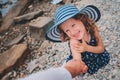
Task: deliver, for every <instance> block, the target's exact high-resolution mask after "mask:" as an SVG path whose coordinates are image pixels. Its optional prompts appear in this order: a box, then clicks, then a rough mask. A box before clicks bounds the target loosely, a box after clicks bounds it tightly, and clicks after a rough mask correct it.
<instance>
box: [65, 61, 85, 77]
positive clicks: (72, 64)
mask: <svg viewBox="0 0 120 80" xmlns="http://www.w3.org/2000/svg"><path fill="white" fill-rule="evenodd" d="M64 67H65V68H66V69H67V70H68V71H69V72H70V73H71V75H72V77H73V78H74V77H75V76H77V75H78V74H81V73H83V70H84V69H86V68H87V66H85V64H84V63H82V62H81V61H79V60H74V59H73V60H70V61H69V62H67V63H66V65H65V66H64ZM86 71H87V70H86Z"/></svg>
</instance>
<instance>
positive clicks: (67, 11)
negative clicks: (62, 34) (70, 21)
mask: <svg viewBox="0 0 120 80" xmlns="http://www.w3.org/2000/svg"><path fill="white" fill-rule="evenodd" d="M75 13H79V10H78V9H77V8H76V7H75V6H73V5H69V4H67V5H65V6H61V7H59V8H58V9H57V10H56V12H55V16H54V18H55V23H57V22H59V21H61V20H62V19H65V18H67V17H69V16H73V15H74V14H75Z"/></svg>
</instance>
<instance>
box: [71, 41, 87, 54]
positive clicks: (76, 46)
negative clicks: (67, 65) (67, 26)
mask: <svg viewBox="0 0 120 80" xmlns="http://www.w3.org/2000/svg"><path fill="white" fill-rule="evenodd" d="M87 46H88V44H87V43H86V42H85V40H84V39H82V43H80V41H78V40H75V39H70V48H71V51H72V53H82V52H85V51H87Z"/></svg>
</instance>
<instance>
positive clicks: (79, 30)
mask: <svg viewBox="0 0 120 80" xmlns="http://www.w3.org/2000/svg"><path fill="white" fill-rule="evenodd" d="M60 28H61V29H62V30H63V31H64V32H65V33H66V34H67V35H68V37H69V38H70V39H71V38H72V39H77V40H80V39H82V38H83V36H84V34H85V31H86V30H85V26H84V25H83V23H82V22H81V21H80V20H75V19H73V18H71V19H68V20H67V21H65V22H63V23H62V24H61V25H60Z"/></svg>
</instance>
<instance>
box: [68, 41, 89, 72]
mask: <svg viewBox="0 0 120 80" xmlns="http://www.w3.org/2000/svg"><path fill="white" fill-rule="evenodd" d="M87 46H88V44H87V43H86V42H85V40H83V39H82V43H80V41H78V40H75V39H70V49H71V51H72V54H73V59H75V60H78V61H80V64H81V66H82V69H81V73H86V72H87V70H88V67H87V65H86V64H85V63H84V62H83V61H82V58H81V53H83V52H85V51H87Z"/></svg>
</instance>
